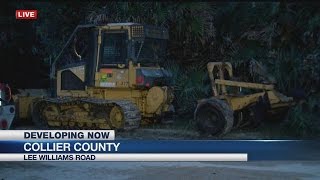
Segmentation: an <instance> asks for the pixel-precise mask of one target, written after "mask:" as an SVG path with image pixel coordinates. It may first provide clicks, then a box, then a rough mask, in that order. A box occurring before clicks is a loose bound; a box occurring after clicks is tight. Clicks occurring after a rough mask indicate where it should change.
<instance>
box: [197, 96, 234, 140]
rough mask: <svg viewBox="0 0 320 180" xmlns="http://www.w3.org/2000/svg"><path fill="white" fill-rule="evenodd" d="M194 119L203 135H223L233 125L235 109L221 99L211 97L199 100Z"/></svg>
mask: <svg viewBox="0 0 320 180" xmlns="http://www.w3.org/2000/svg"><path fill="white" fill-rule="evenodd" d="M194 120H195V122H196V124H197V127H198V129H199V131H200V133H202V134H203V135H209V134H211V135H212V136H221V135H224V134H226V133H228V132H230V131H231V129H232V127H233V121H234V117H233V111H232V109H231V108H230V107H229V105H228V104H227V103H226V102H225V101H223V100H220V99H217V98H210V99H204V100H201V101H200V102H199V104H198V105H197V108H196V110H195V112H194Z"/></svg>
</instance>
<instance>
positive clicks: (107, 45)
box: [101, 33, 127, 65]
mask: <svg viewBox="0 0 320 180" xmlns="http://www.w3.org/2000/svg"><path fill="white" fill-rule="evenodd" d="M126 39H127V36H126V33H105V35H104V39H103V48H102V57H101V64H102V65H107V64H125V63H126V58H127V43H126Z"/></svg>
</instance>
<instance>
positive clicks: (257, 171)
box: [0, 161, 320, 180]
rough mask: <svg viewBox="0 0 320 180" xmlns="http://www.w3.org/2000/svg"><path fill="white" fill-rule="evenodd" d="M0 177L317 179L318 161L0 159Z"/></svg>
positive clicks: (145, 179)
mask: <svg viewBox="0 0 320 180" xmlns="http://www.w3.org/2000/svg"><path fill="white" fill-rule="evenodd" d="M0 167H1V168H0V179H2V180H11V179H39V180H41V179H43V180H47V179H48V180H49V179H99V180H101V179H115V180H118V179H119V180H122V179H142V180H149V179H153V180H158V179H159V180H160V179H161V180H162V179H166V180H170V179H199V180H202V179H208V180H209V179H262V180H263V179H315V180H316V179H320V162H272V161H269V162H268V161H260V162H246V163H243V162H241V163H239V162H237V163H236V162H234V163H232V162H228V163H226V162H223V163H222V162H220V163H218V162H214V163H213V162H0Z"/></svg>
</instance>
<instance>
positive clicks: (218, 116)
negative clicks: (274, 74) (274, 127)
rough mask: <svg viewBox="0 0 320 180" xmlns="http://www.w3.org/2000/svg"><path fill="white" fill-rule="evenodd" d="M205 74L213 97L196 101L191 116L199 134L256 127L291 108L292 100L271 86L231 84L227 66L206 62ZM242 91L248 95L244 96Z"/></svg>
mask: <svg viewBox="0 0 320 180" xmlns="http://www.w3.org/2000/svg"><path fill="white" fill-rule="evenodd" d="M259 67H260V66H259ZM207 70H208V73H209V78H210V81H211V86H212V92H213V97H211V98H208V99H202V100H199V101H198V105H197V108H196V110H195V112H194V119H195V122H196V123H197V126H198V128H199V130H200V131H201V132H202V133H203V134H206V135H209V134H211V135H214V136H216V135H223V134H226V133H228V132H230V131H231V130H232V129H233V128H238V127H242V126H244V125H246V124H248V123H251V124H252V122H253V124H255V123H256V124H257V123H259V122H261V120H262V119H264V118H266V117H267V116H268V115H270V114H271V115H275V114H277V113H281V112H285V111H286V110H287V109H288V107H290V106H291V105H293V104H294V102H293V98H292V97H287V96H285V95H283V94H281V93H280V92H278V91H276V90H275V86H274V84H273V83H250V82H242V81H237V80H233V79H235V77H233V69H232V65H231V63H229V62H210V63H208V64H207ZM245 90H249V91H247V92H246V93H245ZM273 118H274V116H273Z"/></svg>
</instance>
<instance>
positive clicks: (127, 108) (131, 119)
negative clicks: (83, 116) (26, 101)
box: [32, 97, 141, 130]
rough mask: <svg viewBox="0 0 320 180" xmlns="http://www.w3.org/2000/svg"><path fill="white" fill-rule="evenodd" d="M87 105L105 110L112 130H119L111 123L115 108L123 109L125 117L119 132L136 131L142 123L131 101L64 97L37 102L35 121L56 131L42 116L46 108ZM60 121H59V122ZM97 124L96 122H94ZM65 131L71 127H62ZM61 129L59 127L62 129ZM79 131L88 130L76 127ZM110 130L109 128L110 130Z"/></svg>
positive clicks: (34, 113) (137, 110)
mask: <svg viewBox="0 0 320 180" xmlns="http://www.w3.org/2000/svg"><path fill="white" fill-rule="evenodd" d="M84 104H87V105H89V106H90V107H91V109H103V110H105V112H104V113H106V116H105V121H106V123H107V124H108V125H109V126H110V129H117V128H115V127H113V125H112V123H111V122H110V119H109V118H108V117H109V112H110V110H111V109H112V108H113V107H116V106H117V107H119V108H120V109H121V113H122V115H123V121H124V123H123V127H122V128H119V129H118V130H132V129H136V128H138V127H139V125H140V121H141V114H140V111H139V109H138V107H137V106H136V105H135V104H134V103H133V102H131V101H129V100H106V99H98V98H73V97H63V98H44V99H41V100H39V101H37V102H36V103H35V104H34V106H35V108H34V110H33V117H32V119H33V121H34V123H35V125H37V126H38V127H41V128H42V129H47V128H50V129H55V128H57V127H52V126H48V124H47V123H46V121H47V120H45V119H44V118H43V117H42V116H41V113H42V111H41V109H42V110H43V109H44V108H45V107H48V106H49V105H55V106H57V107H61V106H62V105H64V106H70V109H71V108H72V106H74V105H79V106H81V105H84ZM57 121H58V120H57ZM61 121H68V120H65V119H61ZM92 122H93V123H95V121H94V120H93V121H92ZM61 127H62V128H63V129H68V128H70V127H65V126H61ZM61 127H59V128H60V129H61ZM75 128H79V129H86V127H75ZM89 129H90V128H89ZM108 129H109V128H108Z"/></svg>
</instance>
